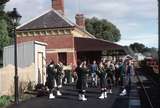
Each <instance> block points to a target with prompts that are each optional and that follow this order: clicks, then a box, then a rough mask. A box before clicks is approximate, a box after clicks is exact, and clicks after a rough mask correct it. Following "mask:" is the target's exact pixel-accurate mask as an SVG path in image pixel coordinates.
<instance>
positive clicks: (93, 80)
mask: <svg viewBox="0 0 160 108" xmlns="http://www.w3.org/2000/svg"><path fill="white" fill-rule="evenodd" d="M97 70H98V66H97V63H96V61H95V60H94V61H93V64H92V65H91V67H90V71H91V86H92V87H96V86H97V75H96V72H97Z"/></svg>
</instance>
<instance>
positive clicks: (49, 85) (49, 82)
mask: <svg viewBox="0 0 160 108" xmlns="http://www.w3.org/2000/svg"><path fill="white" fill-rule="evenodd" d="M47 86H48V88H49V89H53V88H55V87H56V81H55V79H52V80H51V79H49V80H48V81H47Z"/></svg>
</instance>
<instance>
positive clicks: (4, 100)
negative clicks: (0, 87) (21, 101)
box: [0, 96, 13, 108]
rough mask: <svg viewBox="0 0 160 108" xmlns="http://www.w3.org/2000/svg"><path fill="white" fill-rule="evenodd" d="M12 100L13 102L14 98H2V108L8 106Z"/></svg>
mask: <svg viewBox="0 0 160 108" xmlns="http://www.w3.org/2000/svg"><path fill="white" fill-rule="evenodd" d="M12 100H13V97H11V96H1V97H0V108H3V107H6V106H8V105H9V104H10V103H11V101H12Z"/></svg>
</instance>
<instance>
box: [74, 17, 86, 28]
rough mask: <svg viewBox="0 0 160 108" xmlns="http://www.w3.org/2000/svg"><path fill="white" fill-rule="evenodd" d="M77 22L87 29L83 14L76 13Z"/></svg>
mask: <svg viewBox="0 0 160 108" xmlns="http://www.w3.org/2000/svg"><path fill="white" fill-rule="evenodd" d="M75 19H76V24H77V25H79V27H80V28H82V29H85V17H84V15H83V14H76V16H75Z"/></svg>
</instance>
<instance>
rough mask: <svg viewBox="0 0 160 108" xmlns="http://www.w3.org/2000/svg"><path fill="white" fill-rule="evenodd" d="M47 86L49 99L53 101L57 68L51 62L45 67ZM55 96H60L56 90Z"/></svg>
mask: <svg viewBox="0 0 160 108" xmlns="http://www.w3.org/2000/svg"><path fill="white" fill-rule="evenodd" d="M47 86H48V88H49V99H54V98H55V96H54V93H53V92H54V91H55V90H56V88H57V66H56V65H55V63H54V61H53V60H52V61H51V62H50V64H49V65H48V66H47ZM57 95H58V96H60V95H62V94H61V93H60V92H59V89H58V88H57Z"/></svg>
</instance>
